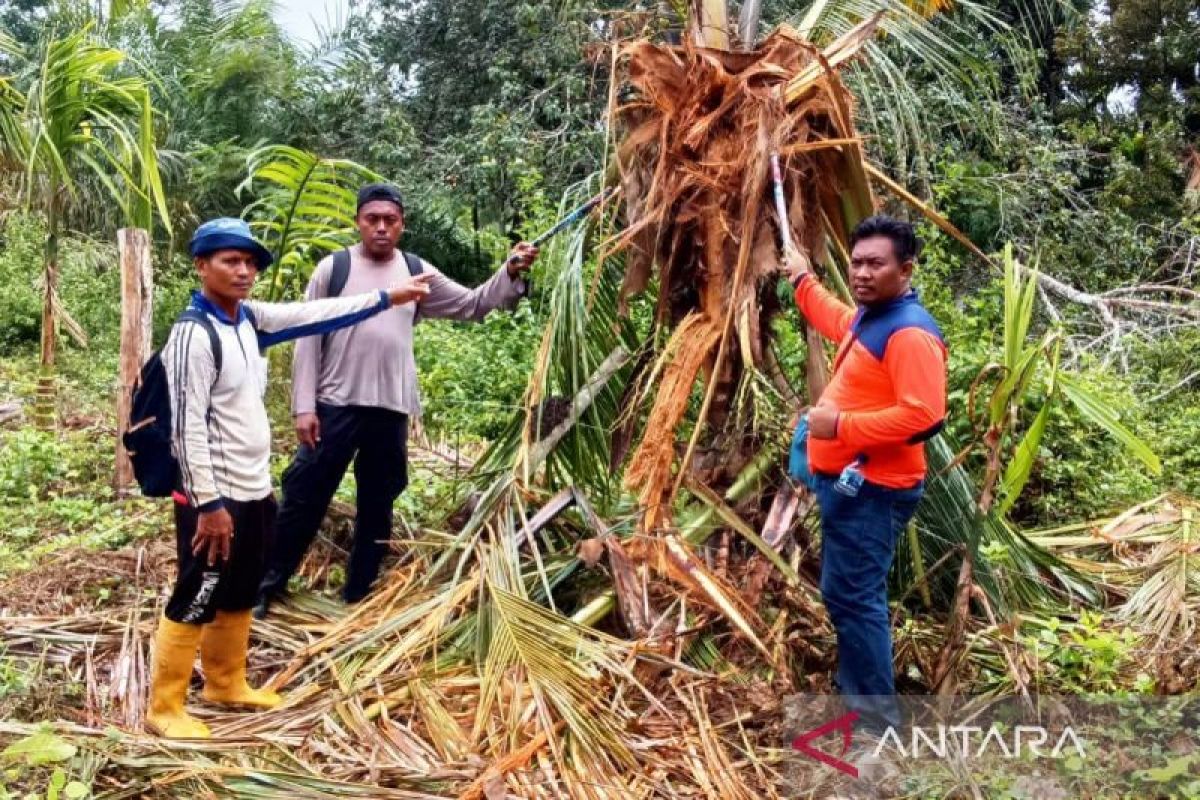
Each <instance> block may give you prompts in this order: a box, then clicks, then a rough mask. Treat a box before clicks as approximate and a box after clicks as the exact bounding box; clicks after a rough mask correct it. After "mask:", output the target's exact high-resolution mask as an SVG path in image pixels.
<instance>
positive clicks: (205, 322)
mask: <svg viewBox="0 0 1200 800" xmlns="http://www.w3.org/2000/svg"><path fill="white" fill-rule="evenodd" d="M180 322H194V323H196V324H197V325H199V326H200V327H201V328H203V329H204V331H205V333H207V334H208V344H209V346H210V347H211V348H212V355H213V366H215V367H216V368H217V369H216V373H217V378H220V377H221V337H220V336H219V335H218V334H217V329H216V328H215V327H213V324H212V320H210V319H209V318H208V314H205V313H204V312H203V311H201V310H200V309H198V308H188V309H186V310H184V312H183V313H182V314H180V315H179V319H177V320H175V324H176V325H178V324H179V323H180ZM213 383H216V380H215V379H214V380H213Z"/></svg>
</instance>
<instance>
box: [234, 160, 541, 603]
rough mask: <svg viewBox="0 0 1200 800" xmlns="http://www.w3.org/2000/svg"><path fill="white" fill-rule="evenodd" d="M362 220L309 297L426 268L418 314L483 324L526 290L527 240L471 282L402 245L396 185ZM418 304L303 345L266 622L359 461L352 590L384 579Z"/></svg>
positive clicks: (354, 596)
mask: <svg viewBox="0 0 1200 800" xmlns="http://www.w3.org/2000/svg"><path fill="white" fill-rule="evenodd" d="M355 222H356V223H357V225H358V232H359V235H360V237H361V241H360V242H359V243H358V244H356V245H354V246H353V247H351V248H349V249H347V250H344V251H342V252H341V253H337V254H334V255H332V256H330V257H329V258H326V259H325V260H324V261H322V262H321V263H320V264H318V265H317V268H316V270H314V271H313V275H312V280H311V281H310V282H309V284H308V295H307V296H308V297H309V298H310V299H313V298H318V297H329V296H331V295H338V294H340V293H343V292H345V293H351V292H363V291H369V290H371V289H375V288H378V287H379V286H384V285H387V284H388V282H389V281H393V280H397V279H400V278H402V277H404V276H408V275H412V274H420V275H422V276H428V278H429V294H428V295H427V296H426V297H424V298H422V300H421V305H420V309H419V316H420V319H425V318H442V319H456V320H466V321H478V320H481V319H483V318H484V317H485V316H487V315H488V314H489V313H491V312H492V311H493V310H494V309H497V308H507V307H511V306H513V305H515V304H516V302H517V301H518V300H519V299H520V297H521V296H522V295H524V294H525V288H526V287H525V281H524V279H523V273H524V272H525V271H526V270H528V269H529V268H530V266H531V265H532V263H533V260H534V259H535V258H536V257H537V248H536V247H533V246H532V245H529V244H525V243H521V244H518V245H516V246H515V247H514V248H513V249H512V251H511V252H510V254H509V257H508V259H506V260H505V262H504V264H503V265H502V266H501V267H500V268H499V269H498V270H496V272H495V274H494V275H492V277H491V278H490V279H489V280H487V281H485V282H484V283H483V284H482V285H480V286H478V287H476V288H474V289H468V288H467V287H465V286H461V285H459V284H458V283H456V282H455V281H453V280H451V279H450V278H448V277H447V276H445V275H443V274H442V273H441V272H440V271H439V270H438V269H437V268H436V267H434V266H433V265H432V264H430V263H429V262H427V261H424V260H422V259H421V258H419V257H418V256H416V255H413V254H412V253H404V252H402V251H400V250H399V249H398V245H399V242H400V236H401V235H402V234H403V233H404V200H403V198H402V197H401V196H400V192H399V191H398V190H397V189H396V187H394V186H391V185H389V184H385V183H376V184H369V185H367V186H364V187H362V189H361V190H360V191H359V193H358V210H357V213H356V215H355ZM339 260H340V263H341V267H340V268H339V266H338V264H339ZM417 312H418V309H416V308H415V307H409V306H400V307H397V308H393V309H392V310H391V311H388V312H387V313H384V314H380V315H379V316H378V317H375V318H374V319H372V320H368V321H367V322H365V323H363V324H362V325H357V326H355V327H353V328H348V329H346V330H341V331H338V332H337V333H334V334H331V335H329V336H324V337H320V338H317V337H314V338H311V339H305V340H303V341H301V342H299V343H297V345H296V355H295V360H294V362H293V368H292V414H293V416H294V418H295V423H296V433H297V436H298V438H299V440H300V450H299V452H297V454H296V457H295V458H294V459H293V460H292V463H291V464H290V465H289V466H288V468H287V469H286V470H285V471H284V474H283V502H282V504H281V506H280V509H279V519H278V521H277V523H276V528H277V531H278V533H277V534H276V536H275V546H274V549H273V550H272V552H271V555H270V558H269V560H268V568H267V575H266V578H265V579H264V580H263V584H262V588H261V592H260V595H259V601H258V605H256V606H255V608H254V614H255V616H257V617H258V618H260V619H261V618H263V617H265V616H266V615H267V614H268V613H269V609H270V605H271V603H272V602H273V601H274V600H275V599H276V598H277V597H278V596H279V595H280V594H282V593H283V591H284V590H285V589H286V587H287V584H288V579H289V578H291V576H292V575H293V574H294V573H295V572H296V569H297V567H299V565H300V562H301V561H302V560H303V558H304V554H305V552H306V551H307V550H308V548H309V546H310V545H311V544H312V542H313V539H314V538H315V537H316V534H317V530H318V529H319V528H320V525H321V520H322V519H323V518H324V517H325V512H326V510H327V509H328V508H329V502H330V500H332V499H333V495H334V493H335V492H336V491H337V488H338V485H339V484H340V483H341V481H342V478H343V476H345V474H346V471H347V470H348V469H349V467H350V464H351V463H353V464H354V477H355V479H356V481H357V490H358V494H357V498H356V500H357V503H356V507H357V514H356V515H355V519H354V542H353V544H352V546H351V549H350V557H349V559H348V563H347V566H346V584H345V586H344V587H343V589H342V598H343V599H344V600H345V601H346V602H348V603H355V602H358V601H359V600H361V599H363V597H365V596H366V595H367V593H368V592H369V591H370V589H371V585H372V584H373V583H374V581H375V579H376V577H377V576H378V574H379V569H380V565H381V564H382V562H383V557H384V555H385V553H386V552H387V542H388V540H389V539H390V538H391V535H392V505H393V503H395V501H396V498H397V497H399V496H400V493H401V492H402V491H404V488H405V486H406V485H407V483H408V465H407V460H408V457H407V443H408V421H409V419H410V418H412V417H415V416H419V414H420V411H421V400H420V396H419V393H418V388H419V387H418V383H417V366H416V359H415V358H414V356H413V327H414V325H415V324H416V322H417V319H418V314H417Z"/></svg>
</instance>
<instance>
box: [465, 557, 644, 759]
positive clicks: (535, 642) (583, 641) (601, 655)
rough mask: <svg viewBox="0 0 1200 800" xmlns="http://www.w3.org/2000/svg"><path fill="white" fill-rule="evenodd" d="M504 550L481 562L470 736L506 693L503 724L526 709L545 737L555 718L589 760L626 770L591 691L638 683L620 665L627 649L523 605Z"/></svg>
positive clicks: (621, 740)
mask: <svg viewBox="0 0 1200 800" xmlns="http://www.w3.org/2000/svg"><path fill="white" fill-rule="evenodd" d="M507 549H508V548H506V547H504V546H503V545H496V546H494V547H492V548H490V552H489V553H488V554H486V555H484V556H483V561H484V562H485V572H484V574H485V581H486V584H487V589H488V603H487V611H488V619H487V642H486V658H485V660H484V663H483V664H482V665H481V687H480V699H479V705H478V707H477V713H476V725H475V730H476V736H478V735H479V734H481V733H482V732H483V731H484V730H485V726H486V723H487V720H488V718H489V717H490V716H491V714H492V711H493V709H494V708H496V706H497V705H498V704H501V703H503V702H504V701H503V700H502V698H501V695H502V694H507V695H508V697H510V698H511V699H510V701H509V702H511V703H514V704H515V705H516V706H517V707H516V708H512V709H508V710H507V711H504V712H503V713H504V715H505V716H507V717H508V718H510V719H514V720H515V719H518V718H520V717H522V716H524V715H526V714H527V713H529V712H530V711H532V712H533V713H534V714H535V715H536V716H537V718H538V719H539V722H540V724H541V726H542V728H543V730H545V731H547V732H548V733H550V732H552V731H553V729H554V727H555V725H556V723H557V721H558V720H560V719H561V720H562V721H563V722H564V723H565V725H566V728H567V730H568V731H569V733H570V735H571V736H572V737H573V738H574V740H575V744H576V745H578V746H579V747H580V748H581V749H582V750H583V751H584V752H585V753H586V754H587V757H588V760H589V761H591V762H593V763H597V764H602V765H605V766H607V767H608V768H609V771H615V770H616V769H617V768H618V767H620V766H628V765H630V764H632V763H633V756H632V754H631V752H630V751H629V748H628V743H627V740H626V738H625V737H624V736H623V735H622V731H623V727H624V726H623V724H622V722H621V719H620V717H619V715H618V714H617V712H616V710H615V709H614V708H613V706H612V704H611V703H610V702H609V698H608V695H607V693H606V692H603V691H598V689H599V687H601V686H603V685H604V684H605V683H606V682H609V681H611V680H612V679H614V678H619V679H620V680H621V682H622V683H624V684H625V685H632V686H637V685H638V681H637V679H636V678H635V677H634V676H633V674H632V673H631V672H630V671H629V668H628V667H627V666H626V661H627V659H628V657H629V645H628V644H626V643H624V642H621V641H619V640H617V639H614V638H612V637H609V636H607V635H605V634H602V633H599V632H598V631H595V630H593V629H591V628H587V627H585V626H583V625H580V624H578V623H575V622H573V621H571V620H569V619H567V618H566V617H564V616H562V615H560V614H557V613H555V612H554V611H551V610H550V609H548V608H546V607H544V606H542V605H539V604H538V603H535V602H532V601H531V600H529V599H528V598H527V597H526V596H525V588H524V582H523V581H522V580H520V576H519V575H515V574H513V566H514V561H513V559H512V556H513V554H512V553H510V552H505V551H506V550H507ZM526 688H527V690H528V691H527V692H526V691H525V689H526Z"/></svg>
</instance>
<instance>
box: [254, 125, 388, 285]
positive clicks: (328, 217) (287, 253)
mask: <svg viewBox="0 0 1200 800" xmlns="http://www.w3.org/2000/svg"><path fill="white" fill-rule="evenodd" d="M248 169H249V175H248V176H247V177H246V179H245V181H243V182H242V184H241V185H240V186H239V187H238V193H239V194H241V193H242V192H246V191H252V192H254V193H256V194H258V199H257V200H255V201H254V202H253V203H251V204H250V205H249V206H247V208H246V210H245V212H244V216H246V217H248V218H249V220H250V225H251V226H252V227H253V228H255V229H256V230H257V232H258V234H259V235H260V236H261V237H262V239H263V242H264V243H265V244H266V245H267V247H268V249H270V250H271V252H272V254H273V255H274V256H275V264H276V265H275V267H274V268H273V269H272V275H271V283H270V287H269V292H268V297H269V299H271V300H277V299H279V298H280V297H284V296H296V295H298V294H300V292H301V291H302V290H303V287H304V284H305V283H306V282H307V281H308V278H309V275H311V273H312V270H313V267H314V266H315V265H316V262H317V261H319V260H320V259H321V257H322V256H324V255H325V254H326V253H329V252H332V251H333V250H337V249H340V248H342V247H344V246H346V245H347V244H349V243H351V242H352V241H353V240H354V237H355V235H356V233H355V227H354V209H355V195H356V192H357V191H358V187H359V186H360V185H362V184H363V183H369V182H372V181H379V180H382V178H381V177H380V176H379V175H378V174H377V173H375V172H374V171H372V170H370V169H367V168H366V167H364V166H362V165H361V164H357V163H355V162H353V161H349V160H347V159H341V158H321V157H320V156H318V155H316V154H315V153H310V152H307V151H305V150H300V149H297V148H295V147H288V146H286V145H269V146H267V147H262V148H259V149H258V150H255V151H254V152H252V153H251V154H250V156H249V158H248Z"/></svg>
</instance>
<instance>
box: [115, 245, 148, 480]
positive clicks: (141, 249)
mask: <svg viewBox="0 0 1200 800" xmlns="http://www.w3.org/2000/svg"><path fill="white" fill-rule="evenodd" d="M117 252H118V253H119V254H120V257H121V367H120V385H119V386H118V388H117V461H116V465H115V469H114V470H113V488H115V489H116V491H117V494H118V495H124V494H127V493H128V491H129V486H130V484H131V483H132V482H133V465H132V464H131V463H130V461H129V456H128V455H127V454H126V453H125V445H124V444H123V443H122V442H121V437H122V436H123V435H124V433H125V428H126V427H127V426H128V423H129V406H130V401H131V399H132V396H133V387H134V384H135V383H137V378H138V372H139V371H140V370H141V368H142V364H144V363H145V362H146V359H148V358H149V357H150V338H151V321H152V319H153V316H152V310H153V299H154V273H153V269H152V267H151V264H150V234H149V233H147V232H146V231H144V230H142V229H141V228H122V229H121V230H119V231H117Z"/></svg>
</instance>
